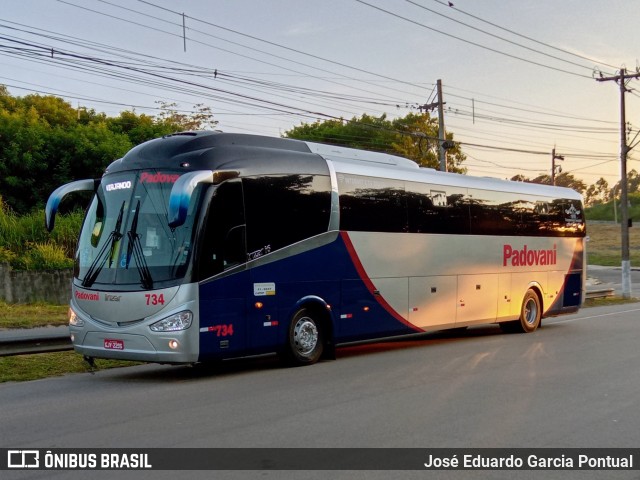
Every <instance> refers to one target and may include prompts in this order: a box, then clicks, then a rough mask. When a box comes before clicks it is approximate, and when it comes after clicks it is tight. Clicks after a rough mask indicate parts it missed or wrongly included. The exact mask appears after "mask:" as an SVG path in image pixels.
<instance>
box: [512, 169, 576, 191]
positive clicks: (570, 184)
mask: <svg viewBox="0 0 640 480" xmlns="http://www.w3.org/2000/svg"><path fill="white" fill-rule="evenodd" d="M511 180H513V181H514V182H529V183H540V184H543V185H551V175H548V174H546V173H543V174H541V175H538V176H537V177H535V178H533V179H529V178H527V177H525V176H524V175H522V174H518V175H515V176H513V177H511ZM555 180H556V186H558V187H567V188H572V189H573V190H575V191H576V192H578V193H581V194H584V193H585V191H586V190H587V184H586V183H584V182H583V181H582V180H580V179H579V178H576V177H574V176H573V175H572V174H571V173H568V172H563V173H560V174H558V175H556V179H555Z"/></svg>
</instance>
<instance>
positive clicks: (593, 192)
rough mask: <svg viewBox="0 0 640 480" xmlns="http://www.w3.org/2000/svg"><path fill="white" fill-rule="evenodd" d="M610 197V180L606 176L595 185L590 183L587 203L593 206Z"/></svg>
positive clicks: (586, 196) (586, 195) (586, 194)
mask: <svg viewBox="0 0 640 480" xmlns="http://www.w3.org/2000/svg"><path fill="white" fill-rule="evenodd" d="M608 198H609V182H607V181H606V180H605V179H604V178H602V177H600V179H599V180H598V181H597V182H596V183H594V184H593V185H589V188H587V192H586V193H585V203H586V204H587V206H589V207H591V206H593V205H598V204H600V203H603V202H606V201H607V200H608Z"/></svg>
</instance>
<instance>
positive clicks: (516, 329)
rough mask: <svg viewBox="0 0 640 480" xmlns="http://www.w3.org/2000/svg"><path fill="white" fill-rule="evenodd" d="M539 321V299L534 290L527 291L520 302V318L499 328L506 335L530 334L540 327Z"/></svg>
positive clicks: (540, 317) (540, 314) (502, 324)
mask: <svg viewBox="0 0 640 480" xmlns="http://www.w3.org/2000/svg"><path fill="white" fill-rule="evenodd" d="M541 319H542V308H541V306H540V297H538V294H537V293H536V292H535V291H534V290H532V289H529V290H527V293H525V295H524V299H523V300H522V307H520V318H519V319H518V320H516V321H514V322H504V323H501V324H500V328H502V330H503V331H504V332H507V333H531V332H535V331H536V330H537V328H538V327H539V326H540V321H541Z"/></svg>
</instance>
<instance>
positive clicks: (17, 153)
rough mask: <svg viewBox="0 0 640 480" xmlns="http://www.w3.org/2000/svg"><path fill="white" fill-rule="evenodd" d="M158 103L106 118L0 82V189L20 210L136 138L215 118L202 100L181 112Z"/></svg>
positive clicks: (96, 167)
mask: <svg viewBox="0 0 640 480" xmlns="http://www.w3.org/2000/svg"><path fill="white" fill-rule="evenodd" d="M161 105H162V110H161V112H160V114H159V115H158V116H157V117H151V116H148V115H144V114H143V115H137V114H136V113H134V112H128V111H127V112H122V113H120V115H119V116H117V117H114V118H109V117H107V116H106V115H105V114H101V113H96V112H95V111H94V110H87V109H85V108H80V109H75V108H73V107H72V106H71V105H70V104H69V103H68V102H66V101H64V100H63V99H61V98H58V97H54V96H40V95H27V96H25V97H13V96H11V95H10V94H9V93H8V91H7V89H6V88H5V87H4V86H1V85H0V195H2V197H3V198H4V201H5V202H6V204H8V205H9V206H10V207H11V209H12V210H13V211H15V212H17V213H20V214H25V213H28V212H30V211H31V210H33V209H34V208H42V207H43V206H44V204H45V202H46V200H47V198H48V197H49V194H50V193H51V192H52V191H53V190H54V189H55V188H57V187H58V186H60V185H62V184H64V183H67V182H70V181H72V180H78V179H81V178H98V177H100V176H102V173H103V172H104V169H105V168H106V167H107V166H108V165H109V164H110V163H111V162H113V161H114V160H117V159H118V158H120V157H122V156H123V155H124V154H125V153H126V152H127V151H129V150H130V149H131V148H132V147H134V146H135V145H137V144H139V143H142V142H145V141H147V140H151V139H152V138H157V137H161V136H163V135H167V134H169V133H173V132H177V131H184V130H191V129H197V128H203V127H212V126H215V124H216V123H217V122H215V121H214V120H213V114H212V113H211V109H210V108H209V107H206V106H204V105H202V104H199V105H196V106H195V107H194V108H195V112H193V113H187V114H184V113H178V112H177V111H176V110H175V105H173V104H165V103H162V104H161Z"/></svg>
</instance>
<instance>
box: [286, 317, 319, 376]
mask: <svg viewBox="0 0 640 480" xmlns="http://www.w3.org/2000/svg"><path fill="white" fill-rule="evenodd" d="M287 347H288V348H287V357H288V360H289V363H290V364H292V365H311V364H313V363H316V362H317V361H318V360H319V359H320V357H321V356H322V351H323V348H324V338H323V331H322V326H321V324H320V322H319V320H318V317H317V316H316V315H315V314H314V313H313V311H311V310H309V309H306V308H302V309H300V310H298V312H296V314H295V315H294V316H293V319H292V320H291V323H290V324H289V338H288V345H287Z"/></svg>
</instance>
